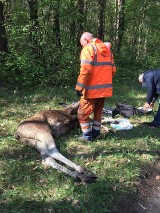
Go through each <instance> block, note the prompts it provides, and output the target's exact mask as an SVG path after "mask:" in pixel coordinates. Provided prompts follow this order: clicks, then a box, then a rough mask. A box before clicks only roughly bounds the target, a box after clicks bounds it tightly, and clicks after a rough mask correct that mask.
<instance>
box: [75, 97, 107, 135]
mask: <svg viewBox="0 0 160 213" xmlns="http://www.w3.org/2000/svg"><path fill="white" fill-rule="evenodd" d="M103 107H104V98H97V99H88V100H85V99H84V98H81V99H80V104H79V108H78V119H79V122H80V125H81V129H82V131H83V132H89V131H91V130H92V125H93V126H95V127H99V129H100V126H101V118H102V110H103ZM92 113H94V117H93V124H92V123H91V119H90V115H91V114H92Z"/></svg>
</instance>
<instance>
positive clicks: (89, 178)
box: [42, 154, 97, 183]
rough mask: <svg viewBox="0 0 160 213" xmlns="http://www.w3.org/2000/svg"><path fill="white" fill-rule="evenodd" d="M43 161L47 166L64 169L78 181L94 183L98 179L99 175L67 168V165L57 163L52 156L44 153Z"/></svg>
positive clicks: (63, 170)
mask: <svg viewBox="0 0 160 213" xmlns="http://www.w3.org/2000/svg"><path fill="white" fill-rule="evenodd" d="M42 163H43V164H44V165H46V166H51V167H52V168H54V169H57V170H59V171H62V172H64V173H66V174H68V175H70V176H71V177H73V178H74V180H75V181H77V182H80V181H82V182H85V183H93V182H95V181H96V179H97V177H96V176H95V175H90V174H91V173H90V174H84V173H82V172H78V171H71V170H70V169H67V168H66V167H64V166H62V165H60V164H59V163H57V162H56V161H55V160H54V159H53V158H52V157H49V156H47V155H45V154H44V155H42Z"/></svg>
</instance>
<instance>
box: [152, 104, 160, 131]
mask: <svg viewBox="0 0 160 213" xmlns="http://www.w3.org/2000/svg"><path fill="white" fill-rule="evenodd" d="M152 123H153V124H154V125H155V126H158V127H160V102H159V107H158V112H157V114H156V115H155V116H154V120H153V121H152Z"/></svg>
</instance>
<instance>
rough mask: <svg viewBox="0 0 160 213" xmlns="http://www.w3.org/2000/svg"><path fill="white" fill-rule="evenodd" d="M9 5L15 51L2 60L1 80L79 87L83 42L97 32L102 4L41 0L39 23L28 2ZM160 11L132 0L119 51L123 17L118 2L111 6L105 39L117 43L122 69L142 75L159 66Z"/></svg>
mask: <svg viewBox="0 0 160 213" xmlns="http://www.w3.org/2000/svg"><path fill="white" fill-rule="evenodd" d="M80 3H81V4H80ZM4 5H5V28H6V32H7V39H8V46H9V51H10V53H9V54H8V57H7V58H6V59H5V61H3V63H2V62H1V73H0V77H1V79H2V80H4V81H6V80H7V81H11V82H15V83H16V84H17V85H19V86H20V85H21V86H24V85H26V86H29V85H30V86H31V85H36V84H40V85H41V84H44V85H46V84H49V85H72V84H73V83H74V84H75V83H76V79H77V76H78V73H79V55H80V50H81V49H80V44H79V39H80V36H81V33H82V32H83V31H90V32H92V33H93V34H95V35H96V34H97V26H98V14H99V11H98V3H97V2H95V1H93V0H92V1H83V0H82V1H78V0H76V1H73V0H70V1H50V0H45V1H38V8H37V9H38V10H37V16H38V19H37V20H31V18H30V8H29V5H28V2H27V1H24V0H23V1H20V0H17V1H14V2H12V3H10V4H8V3H7V2H5V3H4ZM108 8H109V9H108ZM81 11H83V13H81ZM159 12H160V7H159V2H158V1H151V0H149V1H147V3H146V1H142V0H139V1H138V0H136V1H133V0H129V1H126V3H125V17H124V23H125V26H124V34H123V39H122V44H121V50H120V52H116V50H117V47H116V42H115V40H116V37H117V30H118V29H116V24H117V22H118V15H119V14H118V12H117V8H116V7H115V4H114V1H107V2H106V12H105V20H104V24H105V31H104V37H105V41H107V40H109V39H110V40H111V42H112V46H113V52H114V54H115V62H116V64H117V66H118V69H119V70H121V69H125V68H126V69H133V68H136V70H137V73H138V72H139V71H138V70H143V69H150V68H157V67H159V63H160V61H159V60H160V59H159V54H160V50H159V46H160V42H159V37H160V30H159V29H160V20H159ZM135 14H136V16H135ZM57 15H58V17H59V18H57ZM56 18H57V19H56ZM57 20H58V22H56V21H57ZM35 23H36V24H35ZM56 26H59V27H60V32H58V31H57V30H58V29H57V28H56ZM57 38H59V40H60V44H59V45H57Z"/></svg>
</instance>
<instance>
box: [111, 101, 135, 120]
mask: <svg viewBox="0 0 160 213" xmlns="http://www.w3.org/2000/svg"><path fill="white" fill-rule="evenodd" d="M118 114H119V115H122V116H124V117H126V118H129V117H131V116H134V115H136V107H134V106H131V105H128V104H123V103H119V104H116V108H115V109H114V110H113V111H112V118H114V117H115V115H118Z"/></svg>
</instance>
